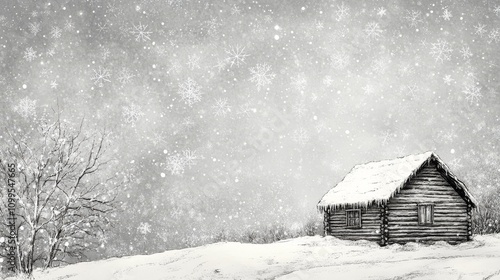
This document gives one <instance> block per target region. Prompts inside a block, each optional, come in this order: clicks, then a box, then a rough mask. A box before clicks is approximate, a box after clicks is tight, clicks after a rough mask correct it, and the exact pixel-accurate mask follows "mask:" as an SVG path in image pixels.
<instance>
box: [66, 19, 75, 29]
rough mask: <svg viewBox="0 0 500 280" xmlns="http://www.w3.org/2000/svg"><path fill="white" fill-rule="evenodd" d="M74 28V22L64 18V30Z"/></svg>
mask: <svg viewBox="0 0 500 280" xmlns="http://www.w3.org/2000/svg"><path fill="white" fill-rule="evenodd" d="M74 29H75V24H74V23H73V21H72V20H70V19H69V20H66V23H65V24H64V30H66V31H70V32H71V31H73V30H74Z"/></svg>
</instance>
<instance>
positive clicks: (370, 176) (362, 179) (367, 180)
mask: <svg viewBox="0 0 500 280" xmlns="http://www.w3.org/2000/svg"><path fill="white" fill-rule="evenodd" d="M431 160H434V161H435V162H436V163H437V167H438V169H439V171H440V172H441V174H442V175H443V176H444V177H445V178H446V179H447V181H448V182H450V184H452V185H454V187H455V188H457V189H459V190H462V191H463V194H464V195H465V196H466V197H468V198H469V199H470V200H471V202H472V205H473V206H474V207H475V205H476V204H477V203H476V200H475V199H474V197H473V196H472V195H471V194H470V193H469V191H468V189H467V187H466V186H465V184H464V183H462V182H461V181H460V180H458V178H457V177H456V176H455V175H453V174H452V173H451V172H450V170H449V168H448V167H447V166H446V164H445V163H444V162H443V161H442V160H441V159H440V158H439V157H438V156H437V155H436V154H434V153H433V152H426V153H423V154H416V155H409V156H405V157H401V158H396V159H391V160H383V161H377V162H369V163H365V164H360V165H356V166H354V168H353V169H352V170H351V172H349V173H348V174H347V175H346V176H345V177H344V179H343V180H342V181H341V182H340V183H338V184H337V186H335V187H334V188H332V189H331V190H330V191H328V192H327V193H326V194H325V195H324V196H323V198H322V199H321V200H320V202H319V203H318V209H319V210H320V211H324V210H325V209H327V208H330V207H340V206H345V205H356V206H368V205H371V204H373V203H378V204H380V203H383V202H386V201H388V200H389V199H390V198H391V197H392V196H394V194H396V193H397V192H398V191H399V190H400V189H401V188H402V187H403V186H404V184H405V183H406V182H408V181H409V180H410V179H411V178H412V177H413V176H414V175H415V174H416V173H417V172H418V171H419V170H420V168H421V167H423V166H424V165H425V164H426V163H427V162H429V161H431Z"/></svg>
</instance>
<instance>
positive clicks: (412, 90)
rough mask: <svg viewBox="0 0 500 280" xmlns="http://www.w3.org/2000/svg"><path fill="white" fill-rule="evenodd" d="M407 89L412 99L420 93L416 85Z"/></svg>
mask: <svg viewBox="0 0 500 280" xmlns="http://www.w3.org/2000/svg"><path fill="white" fill-rule="evenodd" d="M405 89H406V94H407V95H409V96H410V97H411V98H414V97H415V96H416V95H417V93H418V92H419V88H418V86H417V85H416V84H413V85H409V86H405Z"/></svg>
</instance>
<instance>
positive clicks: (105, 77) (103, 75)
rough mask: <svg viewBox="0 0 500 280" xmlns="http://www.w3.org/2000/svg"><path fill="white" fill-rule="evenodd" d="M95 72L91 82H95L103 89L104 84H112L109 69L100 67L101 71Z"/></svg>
mask: <svg viewBox="0 0 500 280" xmlns="http://www.w3.org/2000/svg"><path fill="white" fill-rule="evenodd" d="M93 71H94V75H93V76H92V78H91V80H92V81H94V84H95V85H97V86H99V87H103V86H104V82H111V81H110V80H109V78H110V77H111V73H110V72H109V70H108V69H106V68H103V67H101V66H99V69H97V70H95V69H93Z"/></svg>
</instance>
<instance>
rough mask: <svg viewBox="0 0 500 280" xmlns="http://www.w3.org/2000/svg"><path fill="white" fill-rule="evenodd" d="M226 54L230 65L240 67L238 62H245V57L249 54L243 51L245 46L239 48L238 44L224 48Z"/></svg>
mask: <svg viewBox="0 0 500 280" xmlns="http://www.w3.org/2000/svg"><path fill="white" fill-rule="evenodd" d="M225 51H226V54H227V55H228V57H227V58H226V60H227V61H228V62H229V63H231V65H230V67H233V65H235V64H236V66H237V67H240V64H244V63H245V58H246V57H247V56H249V55H248V54H246V53H245V47H243V48H241V47H240V46H238V45H236V47H230V48H229V49H226V50H225Z"/></svg>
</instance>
